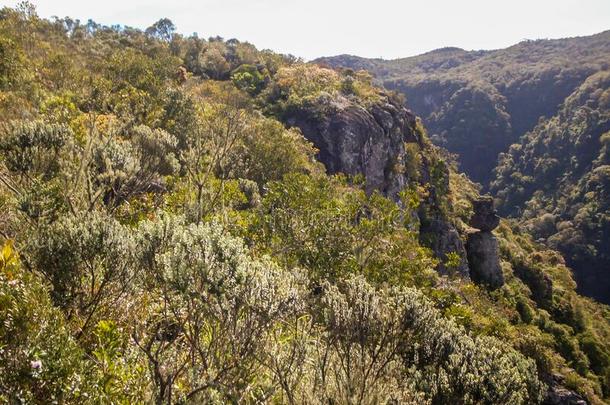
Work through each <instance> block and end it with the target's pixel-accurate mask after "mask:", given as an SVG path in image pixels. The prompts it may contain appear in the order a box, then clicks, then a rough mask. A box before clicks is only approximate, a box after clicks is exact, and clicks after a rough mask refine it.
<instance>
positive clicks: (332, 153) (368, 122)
mask: <svg viewBox="0 0 610 405" xmlns="http://www.w3.org/2000/svg"><path fill="white" fill-rule="evenodd" d="M283 119H284V121H285V122H286V123H287V124H288V125H289V126H293V127H298V128H299V129H300V130H301V132H302V133H303V135H304V136H305V138H307V139H308V140H310V141H311V142H313V144H314V145H315V146H316V148H318V149H319V151H320V152H319V156H318V157H319V159H320V161H321V162H322V163H324V165H325V166H326V170H327V171H328V173H330V174H334V173H345V174H348V175H355V174H363V175H364V177H365V180H366V190H367V192H372V191H373V190H379V191H381V192H382V193H384V194H385V195H387V196H389V197H392V198H395V197H396V196H397V194H398V193H399V192H400V191H401V190H402V189H403V188H404V187H405V186H406V185H407V183H408V178H407V175H406V174H405V173H404V170H402V169H401V168H402V166H403V165H402V163H403V161H404V159H406V153H405V142H407V143H409V142H410V143H414V142H415V143H420V141H421V140H420V139H419V137H418V135H417V133H416V131H415V130H414V129H415V122H416V121H415V115H413V114H412V113H411V112H410V111H409V110H407V109H406V108H405V107H403V106H402V105H400V104H398V103H395V102H393V101H391V100H390V99H387V100H385V101H381V102H377V103H374V104H372V105H370V106H366V107H365V106H363V105H361V104H359V103H357V102H355V101H353V100H351V99H350V98H348V97H345V96H340V95H339V96H330V95H329V96H328V97H326V98H324V97H321V98H320V99H319V100H317V102H316V103H315V105H312V106H309V107H306V106H304V107H303V108H299V109H296V110H292V111H289V112H287V113H285V114H284V117H283Z"/></svg>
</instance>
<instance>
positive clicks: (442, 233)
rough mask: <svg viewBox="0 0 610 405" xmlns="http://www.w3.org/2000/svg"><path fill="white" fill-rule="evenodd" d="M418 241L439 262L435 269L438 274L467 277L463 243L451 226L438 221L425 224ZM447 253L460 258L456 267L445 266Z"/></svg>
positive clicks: (466, 262)
mask: <svg viewBox="0 0 610 405" xmlns="http://www.w3.org/2000/svg"><path fill="white" fill-rule="evenodd" d="M420 239H421V241H422V243H423V244H424V245H426V246H428V247H429V248H430V249H432V251H433V252H434V253H435V254H436V256H437V257H438V258H439V259H440V260H441V263H439V265H438V267H437V269H436V270H437V271H438V272H439V273H440V274H442V275H448V274H451V273H457V274H459V275H460V276H462V277H464V278H468V277H469V269H468V261H467V260H466V250H465V249H464V243H463V242H462V239H461V238H460V234H459V233H458V231H457V230H456V229H455V227H454V226H453V225H451V224H450V223H448V222H447V221H443V220H440V219H434V220H431V221H429V222H428V223H427V224H425V225H422V227H421V229H420ZM449 253H457V254H458V255H459V256H460V260H459V263H458V264H457V267H452V268H449V267H448V266H447V259H448V256H447V254H449Z"/></svg>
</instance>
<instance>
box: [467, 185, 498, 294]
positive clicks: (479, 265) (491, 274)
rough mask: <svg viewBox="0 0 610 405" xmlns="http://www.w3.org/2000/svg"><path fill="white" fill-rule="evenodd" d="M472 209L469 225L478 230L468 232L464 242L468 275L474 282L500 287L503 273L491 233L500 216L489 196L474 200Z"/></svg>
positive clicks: (495, 242)
mask: <svg viewBox="0 0 610 405" xmlns="http://www.w3.org/2000/svg"><path fill="white" fill-rule="evenodd" d="M473 209H474V214H473V216H472V218H471V219H470V226H472V227H473V228H478V229H479V231H475V232H472V233H470V234H468V240H467V242H466V252H467V256H468V266H469V267H470V277H471V278H472V280H473V281H474V282H476V283H480V284H487V285H488V286H490V287H491V288H498V287H501V286H502V285H503V284H504V275H503V274H502V267H500V254H499V250H498V240H497V239H496V237H495V236H494V235H493V234H492V233H491V231H492V230H494V229H495V228H496V227H497V226H498V224H499V223H500V218H499V217H498V216H497V215H496V210H495V209H494V207H493V199H492V198H491V197H489V196H483V197H481V198H480V199H479V200H477V201H474V202H473Z"/></svg>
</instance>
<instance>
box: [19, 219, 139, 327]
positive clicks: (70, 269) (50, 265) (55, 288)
mask: <svg viewBox="0 0 610 405" xmlns="http://www.w3.org/2000/svg"><path fill="white" fill-rule="evenodd" d="M133 251H134V240H133V238H132V235H131V233H130V231H129V230H128V229H127V228H125V227H124V226H122V225H120V224H119V223H118V222H117V221H116V220H115V219H113V218H112V217H109V216H107V215H105V214H102V213H97V212H92V213H89V214H84V215H79V216H65V217H62V218H60V219H59V220H57V221H56V222H54V223H52V224H51V225H48V226H44V227H40V228H39V229H37V231H36V232H35V233H34V235H33V236H32V238H31V239H30V240H28V241H27V249H26V254H27V258H28V261H29V262H30V264H31V265H32V266H33V267H34V268H35V269H37V270H38V271H40V272H42V273H43V274H44V275H45V277H46V278H47V279H48V280H49V281H50V283H51V286H52V291H51V296H52V298H53V301H54V303H55V304H56V305H58V306H59V307H60V308H62V309H63V310H64V311H65V312H66V313H67V314H68V316H69V317H70V318H72V319H74V320H75V322H76V323H77V327H78V329H79V333H78V335H81V334H83V333H85V332H86V331H87V330H88V329H90V328H91V327H92V326H94V325H95V324H96V323H97V321H99V320H100V319H103V318H104V317H108V316H111V315H112V314H114V313H116V312H118V311H120V305H121V304H122V303H123V299H125V298H126V295H127V294H128V292H129V290H130V288H131V286H132V283H133V280H134V276H135V273H134V267H133V260H132V252H133Z"/></svg>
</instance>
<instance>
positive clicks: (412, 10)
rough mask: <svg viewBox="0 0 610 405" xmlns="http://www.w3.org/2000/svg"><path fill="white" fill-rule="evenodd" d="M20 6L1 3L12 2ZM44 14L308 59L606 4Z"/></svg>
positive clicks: (599, 22)
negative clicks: (167, 22) (169, 28)
mask: <svg viewBox="0 0 610 405" xmlns="http://www.w3.org/2000/svg"><path fill="white" fill-rule="evenodd" d="M17 2H18V1H17V0H10V1H6V0H0V5H2V6H6V5H8V6H14V5H15V4H16V3H17ZM32 3H34V4H35V5H36V7H37V10H38V14H39V15H41V16H43V17H51V16H59V17H65V16H70V17H72V18H78V19H80V20H81V21H84V22H86V21H87V20H88V19H89V18H91V19H93V20H95V21H96V22H99V23H102V24H106V25H111V24H122V25H129V26H132V27H138V28H146V27H148V26H149V25H151V24H152V23H153V22H155V21H157V20H158V19H159V18H162V17H168V18H170V19H171V20H172V21H173V22H174V23H175V24H176V26H177V27H178V31H179V32H180V33H183V34H191V33H193V32H197V33H198V34H199V36H201V37H205V38H207V37H209V36H216V35H220V36H222V37H224V38H226V39H229V38H237V39H239V40H242V41H249V42H251V43H253V44H254V45H256V46H257V47H258V48H259V49H263V48H269V49H273V50H275V51H278V52H283V53H292V54H293V55H296V56H301V57H303V58H306V59H312V58H315V57H318V56H330V55H337V54H341V53H350V54H355V55H360V56H367V57H383V58H398V57H404V56H411V55H415V54H419V53H422V52H426V51H429V50H432V49H436V48H440V47H444V46H458V47H460V48H465V49H494V48H502V47H506V46H509V45H512V44H514V43H516V42H519V41H521V40H523V39H526V38H527V39H537V38H562V37H569V36H577V35H589V34H593V33H597V32H600V31H604V30H607V29H610V0H505V1H502V0H417V1H411V0H403V1H400V0H366V1H365V0H351V1H349V0H298V1H296V0H198V1H196V0H96V1H90V0H32Z"/></svg>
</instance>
